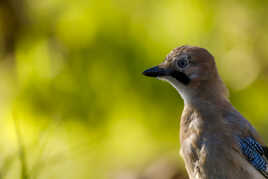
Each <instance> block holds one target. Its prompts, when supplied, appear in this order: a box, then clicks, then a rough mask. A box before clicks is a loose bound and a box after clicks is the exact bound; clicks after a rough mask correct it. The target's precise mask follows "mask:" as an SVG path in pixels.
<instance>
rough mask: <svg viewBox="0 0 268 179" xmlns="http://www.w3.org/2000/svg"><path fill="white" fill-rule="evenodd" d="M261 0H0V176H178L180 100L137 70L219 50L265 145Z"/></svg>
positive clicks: (237, 101)
mask: <svg viewBox="0 0 268 179" xmlns="http://www.w3.org/2000/svg"><path fill="white" fill-rule="evenodd" d="M267 10H268V1H266V0H254V1H253V0H221V1H215V0H205V1H198V0H187V1H186V0H184V1H183V0H158V1H153V0H133V1H126V0H103V1H97V0H39V1H38V0H1V1H0V136H1V137H0V153H1V154H0V178H23V179H33V178H38V179H39V178H40V179H45V178H46V179H47V178H51V179H59V178H64V179H69V178H70V179H73V178H81V179H84V178H85V179H87V178H89V179H182V178H187V177H185V170H184V165H183V162H182V159H181V157H180V156H179V115H180V114H181V111H182V108H183V101H182V100H181V98H180V97H179V95H178V94H177V92H176V91H175V90H174V89H173V88H172V87H171V86H170V85H168V84H167V83H164V82H160V81H157V80H154V79H149V78H145V77H143V76H142V75H141V72H142V71H143V70H144V69H146V68H148V67H151V66H153V65H156V64H158V63H160V62H162V61H163V59H164V57H165V56H166V54H167V53H169V52H170V50H171V49H173V48H175V47H177V46H180V45H184V44H188V45H196V46H201V47H205V48H207V49H208V50H209V51H210V52H211V53H212V54H213V55H214V56H215V58H216V62H217V66H218V69H219V72H220V75H221V76H222V78H223V80H224V81H225V83H226V84H227V86H228V88H229V89H230V98H231V100H232V102H233V104H234V105H235V106H236V108H238V110H239V111H241V113H242V114H243V115H244V116H245V117H247V118H248V119H249V120H250V122H251V123H252V124H253V125H254V126H255V127H256V128H257V130H258V131H259V132H260V134H261V135H262V136H263V137H264V139H265V141H266V142H267V143H268V133H267V128H268V109H267V108H268V47H267V46H268V34H267V32H268V20H267V18H268V14H267Z"/></svg>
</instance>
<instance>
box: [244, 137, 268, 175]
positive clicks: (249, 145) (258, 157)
mask: <svg viewBox="0 0 268 179" xmlns="http://www.w3.org/2000/svg"><path fill="white" fill-rule="evenodd" d="M239 143H240V149H241V151H242V153H243V154H244V155H245V157H246V158H247V160H248V161H249V163H251V165H253V166H254V167H255V168H256V169H257V170H258V171H260V172H261V173H262V175H263V176H264V177H265V178H268V162H267V158H268V148H267V147H265V146H262V145H261V144H259V143H258V142H257V141H256V140H255V139H253V138H252V137H245V138H240V139H239Z"/></svg>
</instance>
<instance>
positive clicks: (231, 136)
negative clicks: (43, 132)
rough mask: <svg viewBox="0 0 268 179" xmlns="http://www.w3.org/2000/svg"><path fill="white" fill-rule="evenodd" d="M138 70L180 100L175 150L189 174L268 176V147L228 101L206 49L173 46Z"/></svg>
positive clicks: (198, 178) (239, 178)
mask: <svg viewBox="0 0 268 179" xmlns="http://www.w3.org/2000/svg"><path fill="white" fill-rule="evenodd" d="M143 75H145V76H148V77H154V78H157V79H160V80H164V81H167V82H168V83H170V84H171V85H172V86H173V87H174V88H175V89H176V90H177V91H178V93H179V94H180V96H181V97H182V99H183V101H184V108H183V112H182V114H181V120H180V155H181V156H182V158H183V160H184V163H185V168H186V171H187V173H188V176H189V178H190V179H264V178H268V148H267V146H266V145H265V143H264V141H263V139H262V138H261V136H260V135H259V134H258V132H257V131H256V129H255V128H254V127H253V126H252V125H251V124H250V122H249V121H248V120H247V119H245V118H244V117H243V116H242V115H241V114H240V113H239V112H238V110H237V109H236V108H235V107H234V106H233V105H232V104H231V102H230V100H229V92H228V89H227V87H226V86H225V84H224V82H223V80H222V79H221V77H220V75H219V73H218V70H217V66H216V62H215V59H214V57H213V55H212V54H211V53H210V52H209V51H208V50H206V49H205V48H201V47H197V46H189V45H184V46H180V47H177V48H175V49H173V50H172V51H171V52H170V53H169V54H168V55H167V56H166V58H165V59H164V62H162V63H160V64H159V65H157V66H154V67H152V68H149V69H147V70H145V71H144V72H143Z"/></svg>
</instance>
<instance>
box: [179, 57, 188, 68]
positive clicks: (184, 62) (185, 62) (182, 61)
mask: <svg viewBox="0 0 268 179" xmlns="http://www.w3.org/2000/svg"><path fill="white" fill-rule="evenodd" d="M188 64H189V60H188V59H187V58H183V59H180V60H178V61H177V65H178V66H179V67H180V68H185V67H187V66H188Z"/></svg>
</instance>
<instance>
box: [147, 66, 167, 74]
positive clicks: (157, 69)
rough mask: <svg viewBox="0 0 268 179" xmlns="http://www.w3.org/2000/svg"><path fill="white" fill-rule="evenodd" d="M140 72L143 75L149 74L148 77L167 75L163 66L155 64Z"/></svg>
mask: <svg viewBox="0 0 268 179" xmlns="http://www.w3.org/2000/svg"><path fill="white" fill-rule="evenodd" d="M142 74H143V75H145V76H149V77H161V76H166V75H168V72H167V70H166V69H164V68H160V67H158V66H155V67H153V68H149V69H148V70H145V71H144V72H143V73H142Z"/></svg>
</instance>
